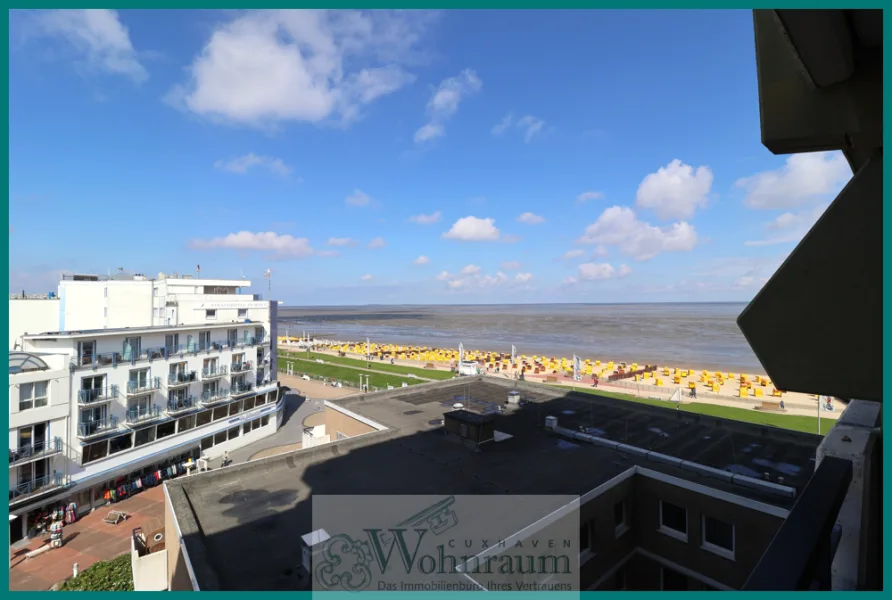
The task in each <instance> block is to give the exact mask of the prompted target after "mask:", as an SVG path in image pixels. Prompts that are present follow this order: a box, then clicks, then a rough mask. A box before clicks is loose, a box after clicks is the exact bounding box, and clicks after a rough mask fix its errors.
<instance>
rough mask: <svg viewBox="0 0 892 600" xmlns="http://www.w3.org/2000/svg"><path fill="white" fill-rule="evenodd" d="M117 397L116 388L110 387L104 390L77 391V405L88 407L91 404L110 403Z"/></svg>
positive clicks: (114, 386)
mask: <svg viewBox="0 0 892 600" xmlns="http://www.w3.org/2000/svg"><path fill="white" fill-rule="evenodd" d="M117 397H118V386H116V385H110V386H108V387H104V388H92V389H88V390H78V392H77V403H78V404H80V405H81V406H89V405H92V404H101V403H103V402H111V401H112V400H114V399H115V398H117Z"/></svg>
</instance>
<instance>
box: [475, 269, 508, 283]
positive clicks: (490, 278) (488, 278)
mask: <svg viewBox="0 0 892 600" xmlns="http://www.w3.org/2000/svg"><path fill="white" fill-rule="evenodd" d="M506 281H508V276H507V275H505V274H504V273H502V272H501V271H498V272H497V273H496V274H495V275H484V276H483V277H479V278H477V282H478V283H479V284H480V285H481V286H487V285H498V284H500V283H505V282H506Z"/></svg>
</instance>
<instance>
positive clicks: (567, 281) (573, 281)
mask: <svg viewBox="0 0 892 600" xmlns="http://www.w3.org/2000/svg"><path fill="white" fill-rule="evenodd" d="M577 283H579V280H578V279H576V278H575V277H573V276H572V275H571V276H569V277H566V278H565V279H564V285H575V284H577Z"/></svg>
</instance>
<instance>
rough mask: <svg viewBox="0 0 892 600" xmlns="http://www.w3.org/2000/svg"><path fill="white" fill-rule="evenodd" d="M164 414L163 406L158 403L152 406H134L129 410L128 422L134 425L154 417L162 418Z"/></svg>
mask: <svg viewBox="0 0 892 600" xmlns="http://www.w3.org/2000/svg"><path fill="white" fill-rule="evenodd" d="M162 416H164V413H163V412H162V411H161V407H160V406H158V405H157V404H152V405H151V406H134V407H133V408H130V409H128V410H127V423H129V424H131V425H133V424H135V423H143V422H145V421H151V420H153V419H160V418H161V417H162Z"/></svg>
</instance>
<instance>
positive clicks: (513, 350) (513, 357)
mask: <svg viewBox="0 0 892 600" xmlns="http://www.w3.org/2000/svg"><path fill="white" fill-rule="evenodd" d="M511 362H512V363H516V362H517V348H515V347H514V344H511Z"/></svg>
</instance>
